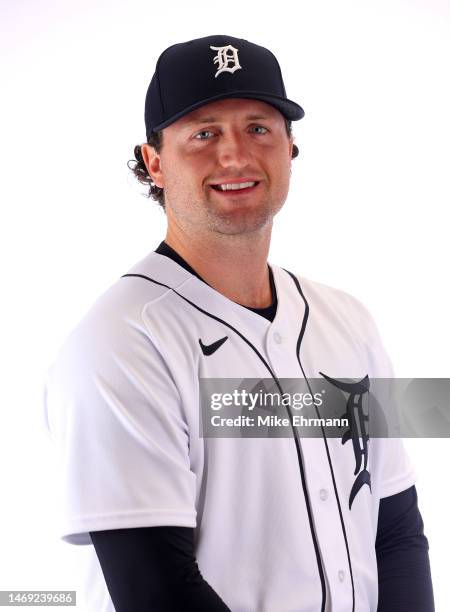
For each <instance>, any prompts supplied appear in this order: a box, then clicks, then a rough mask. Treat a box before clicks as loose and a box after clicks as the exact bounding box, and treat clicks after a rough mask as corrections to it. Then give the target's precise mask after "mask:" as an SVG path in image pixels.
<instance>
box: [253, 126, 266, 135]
mask: <svg viewBox="0 0 450 612" xmlns="http://www.w3.org/2000/svg"><path fill="white" fill-rule="evenodd" d="M258 128H260V129H262V130H265V132H259V133H260V134H261V133H262V134H265V133H266V132H267V131H268V129H267V128H265V127H264V126H263V125H254V126H253V129H258Z"/></svg>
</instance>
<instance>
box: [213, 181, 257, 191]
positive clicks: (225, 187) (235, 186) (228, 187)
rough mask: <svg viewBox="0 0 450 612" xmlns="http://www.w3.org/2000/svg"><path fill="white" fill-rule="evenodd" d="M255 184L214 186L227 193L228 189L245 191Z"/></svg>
mask: <svg viewBox="0 0 450 612" xmlns="http://www.w3.org/2000/svg"><path fill="white" fill-rule="evenodd" d="M254 185H256V182H249V183H227V184H225V185H216V187H217V188H218V189H220V190H221V191H228V190H229V189H245V187H253V186H254Z"/></svg>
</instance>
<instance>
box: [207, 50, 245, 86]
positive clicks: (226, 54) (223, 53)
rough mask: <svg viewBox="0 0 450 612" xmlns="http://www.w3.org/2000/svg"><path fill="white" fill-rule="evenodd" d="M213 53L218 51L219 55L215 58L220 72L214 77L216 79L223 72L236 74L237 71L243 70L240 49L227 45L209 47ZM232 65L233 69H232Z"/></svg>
mask: <svg viewBox="0 0 450 612" xmlns="http://www.w3.org/2000/svg"><path fill="white" fill-rule="evenodd" d="M209 48H210V49H212V50H213V51H217V52H218V53H217V55H216V56H215V57H214V63H215V64H218V65H219V67H218V70H217V72H216V74H215V75H214V76H215V77H216V78H217V77H218V76H219V74H221V73H222V72H231V73H233V72H235V71H236V70H239V69H242V66H241V65H240V64H239V59H238V49H236V47H233V46H232V45H225V47H212V46H210V47H209ZM230 64H232V67H231V68H230Z"/></svg>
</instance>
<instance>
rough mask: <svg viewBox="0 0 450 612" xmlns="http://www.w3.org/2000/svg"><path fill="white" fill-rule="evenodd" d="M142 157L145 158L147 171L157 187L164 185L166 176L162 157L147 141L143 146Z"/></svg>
mask: <svg viewBox="0 0 450 612" xmlns="http://www.w3.org/2000/svg"><path fill="white" fill-rule="evenodd" d="M141 153H142V159H143V160H144V164H145V167H146V168H147V172H148V173H149V174H150V176H151V177H152V181H153V182H154V183H155V185H156V186H157V187H160V188H163V187H164V176H163V172H162V168H161V158H160V156H159V154H158V153H157V152H156V149H155V148H154V147H152V146H151V145H149V144H148V143H145V144H143V145H142V146H141Z"/></svg>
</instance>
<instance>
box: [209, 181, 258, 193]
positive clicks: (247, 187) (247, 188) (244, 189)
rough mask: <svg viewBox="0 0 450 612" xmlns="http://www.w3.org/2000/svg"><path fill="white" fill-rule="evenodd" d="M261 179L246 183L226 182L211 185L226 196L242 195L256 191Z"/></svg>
mask: <svg viewBox="0 0 450 612" xmlns="http://www.w3.org/2000/svg"><path fill="white" fill-rule="evenodd" d="M258 185H259V181H248V182H245V183H224V184H222V185H211V187H212V188H213V189H214V190H215V191H218V192H219V193H222V194H223V195H226V196H230V195H231V196H233V195H240V194H244V193H249V192H251V191H254V189H256V187H257V186H258Z"/></svg>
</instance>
